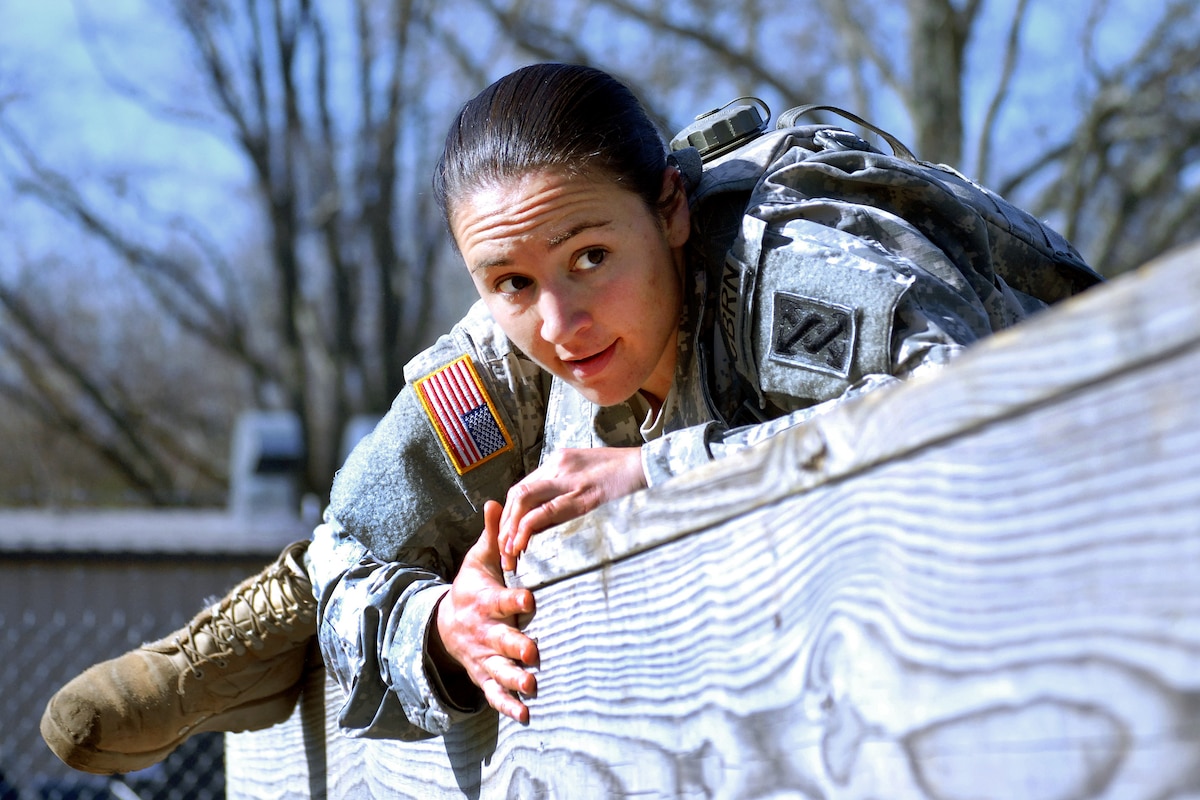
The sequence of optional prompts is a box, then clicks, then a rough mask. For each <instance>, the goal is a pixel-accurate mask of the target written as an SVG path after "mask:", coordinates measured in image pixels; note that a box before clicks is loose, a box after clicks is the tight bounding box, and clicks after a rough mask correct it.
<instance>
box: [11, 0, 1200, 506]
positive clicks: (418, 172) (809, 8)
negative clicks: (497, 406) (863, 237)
mask: <svg viewBox="0 0 1200 800" xmlns="http://www.w3.org/2000/svg"><path fill="white" fill-rule="evenodd" d="M76 2H77V3H78V4H79V8H80V20H81V31H82V38H83V41H84V42H85V43H86V44H87V47H88V50H89V52H90V53H91V54H92V57H93V58H92V60H93V63H94V65H95V67H96V69H97V70H98V72H99V73H100V74H102V75H103V76H104V77H105V79H106V81H107V84H108V86H109V87H110V89H111V91H112V92H113V93H114V95H115V96H120V97H122V98H125V99H126V100H132V101H134V102H136V103H137V104H139V106H140V107H142V108H143V109H145V110H147V111H148V112H150V113H151V114H152V115H153V116H154V117H155V118H156V119H157V120H159V121H160V122H169V123H171V124H175V125H178V126H181V128H180V129H181V130H182V129H184V128H186V129H191V130H195V129H199V130H203V131H206V132H208V134H210V135H211V136H213V137H216V139H218V140H220V141H222V142H224V143H225V144H226V146H227V148H228V149H229V150H230V151H231V152H233V153H236V154H237V156H238V158H239V159H240V160H241V161H240V163H242V164H243V165H244V167H245V174H246V175H247V176H248V184H249V187H250V191H249V197H250V201H249V202H243V201H242V199H240V198H235V197H232V196H231V198H230V207H231V208H235V209H237V211H236V213H237V214H239V215H241V216H244V217H250V218H252V219H254V220H255V221H256V222H257V223H258V228H259V230H260V232H261V240H259V241H253V242H239V243H236V244H235V243H231V242H229V241H227V239H226V237H224V236H223V235H222V232H221V231H219V230H215V229H214V228H213V225H212V220H210V219H204V218H200V217H196V216H187V215H183V214H170V213H167V212H165V211H164V210H162V209H156V208H154V207H153V204H152V203H150V202H149V201H148V200H146V199H145V198H144V197H143V196H142V194H141V190H140V188H139V187H140V186H141V184H140V183H139V176H137V175H113V176H110V180H109V183H111V184H113V185H114V186H115V185H118V184H119V185H120V187H121V189H120V190H119V191H118V190H115V189H114V190H112V191H110V192H109V193H108V194H104V192H102V191H97V190H96V188H95V186H93V185H90V184H88V182H87V181H85V180H82V179H81V178H80V177H79V176H74V175H70V174H66V173H65V172H64V170H61V169H59V168H57V167H56V165H55V164H54V162H53V160H52V159H50V158H49V157H48V156H47V155H46V154H45V153H44V152H42V151H41V150H40V148H39V147H37V144H36V140H35V139H33V138H31V137H30V136H28V135H27V134H26V133H25V132H24V131H23V130H22V128H21V126H20V125H19V124H17V122H16V120H17V115H15V114H14V113H12V112H13V109H15V108H17V107H18V106H19V105H20V103H19V100H20V98H18V99H16V100H14V99H13V98H12V97H10V96H9V95H7V94H5V93H4V92H3V91H2V90H0V155H3V154H7V156H6V157H4V158H0V170H2V171H3V174H4V175H6V176H7V178H8V180H9V184H10V185H11V186H13V187H14V188H16V189H17V190H18V191H19V192H21V193H22V195H23V196H24V197H28V198H33V199H35V200H36V201H37V202H38V203H40V204H41V206H43V207H45V208H48V209H53V210H54V211H55V212H56V213H57V214H58V215H59V216H60V219H61V220H62V225H63V229H64V230H66V231H71V232H72V234H73V235H74V234H81V235H83V236H85V237H86V238H87V239H88V240H89V241H92V242H97V243H99V244H101V245H102V246H103V247H104V248H105V252H107V253H109V254H110V256H111V257H112V258H113V259H115V261H116V262H117V263H119V264H120V266H121V269H120V270H119V272H120V275H121V276H123V277H122V280H127V281H128V282H129V285H130V286H131V287H134V288H135V289H136V291H137V292H138V293H139V295H138V296H139V297H140V298H143V299H144V303H142V304H141V305H139V309H140V313H141V315H142V316H151V315H157V316H158V318H159V322H158V323H156V324H160V325H163V326H165V328H164V329H170V330H173V331H178V335H179V341H184V340H186V341H187V342H188V343H189V344H188V346H189V347H194V348H195V352H196V353H203V354H204V355H203V359H207V360H208V361H209V362H211V363H213V364H217V365H220V369H222V370H225V371H227V372H228V373H229V374H232V375H235V376H236V381H233V380H229V381H223V382H220V389H219V391H220V392H221V394H222V396H223V397H226V398H227V402H228V403H229V404H253V405H258V406H265V407H283V408H289V409H293V410H294V411H296V413H297V414H299V415H300V417H301V418H302V420H303V424H304V428H305V433H306V437H307V441H308V445H309V449H310V453H309V462H308V483H309V487H310V488H311V489H313V490H314V491H318V492H324V491H326V489H327V486H328V481H329V476H330V475H331V473H332V471H333V469H334V468H335V467H336V459H337V455H338V452H337V450H338V444H337V443H338V435H339V431H340V430H341V427H342V425H343V424H344V423H345V422H346V420H347V419H348V418H349V417H350V416H351V415H353V414H356V413H359V412H380V411H382V410H384V409H385V408H386V406H387V404H388V403H389V402H390V400H391V398H392V396H393V395H394V394H395V392H396V391H397V390H398V389H399V388H400V386H401V383H402V381H403V377H402V374H401V367H402V365H403V364H404V362H405V360H406V358H407V356H408V354H409V353H411V352H413V351H414V350H415V349H416V348H418V347H420V346H422V345H423V344H425V343H426V342H427V341H428V339H429V338H430V337H431V335H432V333H433V331H434V327H435V326H434V325H433V323H434V320H433V318H432V311H433V309H434V308H435V307H436V306H437V303H435V302H434V301H435V299H436V298H437V296H438V292H437V285H438V284H437V282H438V281H440V280H441V278H440V277H439V276H440V274H441V273H440V272H439V266H440V265H442V264H445V263H448V262H450V261H452V260H455V259H454V258H453V255H452V253H451V252H450V251H449V249H448V243H447V239H446V237H445V232H444V230H443V227H442V225H441V221H440V219H439V217H438V212H437V210H436V209H435V208H433V206H432V204H431V202H430V197H429V192H428V189H427V187H428V180H429V175H430V172H431V169H432V166H433V164H434V160H435V158H436V155H437V153H438V151H439V149H440V141H441V136H442V132H443V131H444V130H445V126H446V124H447V123H448V121H449V119H450V115H451V114H452V113H453V111H454V108H455V107H456V106H457V104H458V102H460V101H461V100H462V99H465V98H466V97H468V96H470V95H471V94H473V93H474V92H475V91H477V90H478V89H479V88H481V87H482V86H483V85H485V84H486V83H487V82H488V81H490V80H492V79H494V78H495V77H497V76H499V75H500V74H502V73H504V72H507V71H508V70H510V69H511V68H513V67H514V66H516V65H518V64H520V63H525V62H530V61H535V60H563V61H573V62H579V63H590V64H594V65H596V66H600V67H603V68H606V69H608V70H610V71H612V72H614V73H615V74H617V75H619V76H621V77H622V78H624V79H626V80H627V81H629V82H630V83H631V84H632V85H633V86H634V87H635V89H636V90H637V91H638V92H639V94H640V95H642V96H643V97H644V98H645V99H646V100H647V101H648V105H649V106H650V108H651V111H652V113H653V114H654V115H655V116H656V118H657V119H658V121H659V124H660V125H661V127H662V128H663V131H664V133H668V134H669V133H671V132H673V130H675V129H678V128H681V127H683V125H685V124H687V123H688V122H689V121H690V120H691V117H692V116H694V115H695V114H697V113H700V112H703V111H706V110H708V109H710V108H713V107H715V106H718V105H721V104H723V103H725V102H728V101H729V100H732V99H734V98H735V97H738V96H739V95H747V94H750V95H756V96H759V97H762V98H763V99H765V100H766V101H768V103H769V104H770V105H771V107H772V108H774V109H775V110H776V111H780V110H782V109H784V108H786V107H787V106H788V105H791V104H798V103H805V102H832V103H834V104H841V105H847V106H850V107H851V110H853V111H856V112H858V113H860V114H862V115H864V116H866V117H868V118H870V119H872V120H873V121H875V122H876V123H879V124H881V125H882V126H883V127H885V128H888V129H892V130H893V131H894V132H897V133H901V134H902V135H903V137H904V138H910V139H911V140H910V142H909V143H910V144H912V145H913V146H914V150H915V151H916V152H917V154H918V155H919V156H920V157H922V158H925V159H927V160H932V161H944V162H947V163H951V164H953V165H955V166H962V164H963V162H964V161H966V160H970V161H971V169H972V170H973V174H974V175H975V176H976V177H978V178H979V179H981V180H982V181H984V182H985V183H987V184H988V185H990V186H992V187H993V188H997V189H999V190H1000V191H1001V192H1002V193H1004V194H1006V195H1008V196H1010V197H1011V199H1014V200H1016V201H1017V202H1019V203H1021V204H1023V205H1025V206H1027V207H1029V208H1031V209H1033V210H1035V211H1036V212H1037V213H1038V214H1040V215H1042V216H1044V217H1046V218H1049V219H1050V220H1051V221H1052V222H1053V223H1054V224H1056V225H1057V226H1058V227H1060V228H1062V229H1063V230H1064V232H1065V233H1067V234H1068V235H1069V236H1070V237H1071V238H1072V239H1073V240H1075V241H1076V243H1077V244H1079V245H1080V247H1081V249H1082V250H1083V252H1084V255H1085V256H1086V257H1088V258H1089V259H1090V260H1091V261H1092V262H1093V263H1094V264H1095V265H1096V266H1098V267H1099V268H1100V269H1102V270H1103V271H1105V272H1107V273H1109V274H1116V273H1117V272H1120V271H1123V270H1125V269H1129V268H1131V267H1133V266H1136V265H1137V264H1139V263H1141V262H1143V261H1145V260H1146V259H1148V258H1150V257H1151V256H1153V255H1155V254H1157V253H1158V252H1161V251H1162V250H1163V249H1165V248H1167V247H1170V246H1171V245H1173V244H1176V243H1179V242H1182V241H1185V240H1187V239H1189V238H1193V237H1195V236H1196V235H1197V233H1198V232H1200V231H1198V228H1200V215H1197V213H1196V208H1197V205H1198V204H1200V179H1198V178H1197V175H1198V174H1200V172H1198V170H1200V168H1198V167H1197V166H1196V163H1197V148H1198V141H1197V140H1198V138H1200V113H1198V112H1197V109H1198V108H1200V102H1197V101H1198V99H1200V98H1198V97H1197V91H1200V90H1198V89H1197V87H1200V81H1197V80H1196V79H1195V78H1196V75H1197V72H1198V67H1200V24H1198V22H1197V17H1198V16H1200V15H1198V14H1197V12H1196V10H1195V9H1194V7H1193V6H1194V2H1193V0H1156V2H1150V3H1143V4H1140V5H1138V6H1137V8H1138V9H1139V11H1138V15H1137V17H1136V19H1135V18H1131V17H1129V13H1128V9H1126V8H1124V7H1122V6H1120V4H1121V3H1122V2H1124V0H1089V2H1088V3H1087V4H1085V7H1086V11H1087V13H1086V14H1084V15H1082V16H1081V15H1079V14H1078V13H1077V12H1078V11H1079V8H1078V7H1077V6H1078V4H1076V6H1072V7H1070V8H1067V7H1065V6H1063V4H1061V3H1054V2H1051V1H1050V0H1009V2H1007V3H1000V2H994V1H993V2H984V1H983V0H905V2H903V3H893V2H889V1H888V0H819V2H817V3H814V4H808V5H806V6H803V7H801V8H797V5H796V4H795V3H791V2H788V0H747V2H742V3H732V4H731V3H727V2H720V1H719V0H679V2H673V3H670V4H665V3H661V2H658V1H657V0H590V1H589V2H576V1H575V0H445V1H444V2H434V1H433V0H352V1H351V2H348V3H331V2H326V1H324V0H203V1H202V2H197V0H171V2H169V3H167V4H158V5H152V6H149V7H152V8H153V9H155V11H156V13H161V14H166V15H167V19H168V21H169V23H170V25H171V27H172V30H175V31H177V32H178V33H179V34H180V37H181V42H182V43H183V44H182V46H181V47H180V48H179V52H178V53H177V54H176V57H175V60H174V61H173V62H172V63H173V64H174V65H175V67H176V68H175V70H174V71H173V72H170V73H169V74H168V75H167V77H166V78H164V77H163V76H160V75H158V74H155V73H152V72H149V71H137V70H134V69H131V68H129V67H128V66H125V65H124V64H123V63H122V60H121V59H120V58H116V57H114V55H113V54H114V52H115V48H116V47H118V45H117V43H115V42H114V41H113V40H112V39H111V38H110V36H109V34H108V32H107V31H106V30H105V27H104V25H103V24H102V21H101V20H100V19H99V18H93V17H92V16H91V15H89V14H88V13H87V8H89V6H86V5H85V3H86V0H76ZM1048 18H1053V19H1055V20H1057V22H1058V24H1059V25H1060V26H1061V30H1063V31H1066V32H1067V35H1068V36H1069V37H1071V38H1070V39H1069V41H1068V40H1065V39H1063V40H1061V41H1060V40H1056V41H1055V42H1054V43H1053V44H1054V48H1055V49H1054V52H1053V53H1051V54H1050V56H1049V57H1051V58H1053V59H1054V62H1046V61H1045V59H1046V57H1047V55H1046V53H1044V52H1043V53H1041V54H1040V57H1041V58H1042V59H1043V61H1042V62H1041V64H1042V66H1039V65H1038V62H1037V61H1036V60H1035V56H1039V52H1038V48H1039V47H1042V48H1044V47H1045V46H1046V42H1045V37H1044V36H1040V35H1035V34H1038V29H1037V24H1036V23H1037V20H1043V21H1044V20H1045V19H1048ZM1135 23H1136V24H1135ZM1114 25H1119V26H1121V32H1122V33H1123V34H1124V35H1125V36H1126V37H1127V38H1128V37H1134V38H1136V40H1137V41H1138V42H1139V44H1138V46H1137V47H1136V48H1133V49H1131V50H1130V52H1129V53H1128V54H1127V55H1125V56H1124V57H1122V58H1115V57H1113V56H1111V55H1110V54H1109V53H1108V48H1107V47H1106V46H1105V45H1104V44H1103V42H1105V38H1104V37H1105V31H1108V32H1110V33H1111V31H1112V29H1113V27H1114ZM1046 63H1054V64H1055V66H1056V73H1055V75H1054V76H1053V77H1056V78H1057V77H1059V73H1061V75H1062V77H1063V78H1064V80H1062V81H1060V82H1059V83H1056V84H1055V85H1054V92H1055V93H1054V94H1048V95H1045V96H1042V97H1040V98H1038V100H1037V103H1041V105H1038V104H1037V103H1035V102H1033V101H1032V100H1031V99H1030V98H1031V97H1033V96H1034V94H1033V93H1031V92H1030V87H1042V86H1043V85H1044V84H1046V83H1047V80H1046V78H1047V75H1046V74H1045V68H1044V64H1046ZM981 65H982V66H981ZM1059 65H1061V68H1060V69H1059V68H1058V67H1059ZM185 69H186V70H187V72H184V70H185ZM1067 78H1069V80H1067ZM164 80H166V81H167V82H166V83H164V82H163V81H164ZM6 103H7V104H6ZM0 266H3V265H0ZM30 267H31V268H36V267H37V264H36V263H34V264H30ZM49 297H50V295H48V294H45V293H43V294H41V295H39V294H37V293H36V292H35V293H31V292H30V291H29V287H28V286H27V285H25V284H23V283H21V281H20V280H17V279H15V278H13V276H12V275H11V274H10V271H6V270H4V269H0V395H3V396H4V397H7V399H8V402H10V403H16V404H19V406H20V407H21V408H23V409H25V413H26V414H27V415H29V417H30V418H33V419H40V420H41V421H42V424H44V425H46V426H48V427H47V429H51V428H53V429H57V430H62V431H69V432H70V435H71V436H72V437H74V438H75V439H76V440H77V441H78V442H81V443H83V444H84V446H86V447H87V448H88V450H89V451H90V452H91V453H92V454H93V455H94V457H95V458H98V459H102V460H103V461H104V462H105V463H107V464H109V465H110V467H111V469H112V470H113V471H114V473H115V474H119V475H121V476H122V478H123V480H124V481H125V482H126V483H127V485H129V486H131V487H134V488H135V489H136V491H138V492H139V493H140V494H141V495H142V496H143V497H144V498H145V499H146V500H147V501H149V502H156V503H162V502H171V501H172V500H173V499H179V498H181V497H183V498H185V499H186V498H187V497H189V496H191V497H192V498H193V500H194V499H195V498H196V497H198V496H199V495H196V494H192V495H189V489H188V488H187V487H188V486H198V485H201V484H203V485H205V486H208V485H211V484H212V483H214V482H219V481H220V480H221V479H222V474H221V472H222V469H223V467H222V466H221V464H222V459H223V458H224V454H225V451H224V449H223V448H224V442H223V440H221V441H220V444H219V445H218V444H217V441H218V440H217V438H216V437H207V440H208V441H207V443H208V447H207V449H206V447H205V441H204V440H205V437H200V440H199V441H198V440H197V438H196V437H195V436H194V435H193V436H192V437H191V438H188V435H187V434H186V433H185V431H186V429H187V428H188V427H189V426H190V427H192V428H196V429H202V430H211V429H212V427H213V425H214V424H216V423H214V420H217V419H218V418H220V415H217V414H214V412H213V411H212V409H211V408H210V407H205V408H203V409H201V408H200V407H199V406H197V405H196V403H198V400H197V399H196V398H195V397H191V396H188V393H186V392H182V393H180V394H178V395H173V396H172V399H171V400H170V402H169V403H167V402H164V403H163V404H162V405H163V411H162V412H161V413H159V412H158V411H157V409H158V407H159V406H157V405H155V403H156V402H158V401H156V400H155V398H154V397H148V396H146V394H145V391H144V390H141V389H140V386H135V382H134V381H132V380H130V379H129V378H128V376H127V375H126V376H122V375H119V374H117V373H118V372H119V371H120V370H121V369H122V368H123V367H122V365H120V364H113V363H111V361H110V360H106V359H103V358H96V357H93V356H92V354H93V353H95V352H98V351H97V350H96V349H95V348H93V349H92V350H89V349H88V348H87V345H89V344H95V343H93V342H81V341H79V340H78V339H72V338H71V337H69V336H66V334H65V333H64V332H65V331H66V330H67V328H68V327H69V326H65V325H64V324H63V317H62V315H61V314H56V313H54V309H53V308H52V307H51V304H50V300H49ZM97 347H98V345H97ZM165 358H166V357H164V359H165ZM198 358H200V357H199V356H198ZM203 359H202V360H203ZM146 363H147V364H149V363H150V361H147V362H146ZM125 368H126V369H127V367H125ZM148 368H151V367H148ZM180 380H181V381H182V382H185V383H186V382H187V380H191V378H186V379H185V378H184V377H183V376H180ZM214 391H216V390H215V389H214ZM163 396H164V397H166V396H167V395H166V394H164V395H163ZM171 404H174V406H175V412H174V413H175V417H174V418H172V417H171V414H170V413H169V406H170V405H171ZM147 409H155V410H154V411H153V413H151V412H149V411H147ZM139 411H140V412H141V413H140V414H139ZM223 413H224V415H225V416H224V417H223V419H224V422H225V424H226V425H227V424H228V421H229V415H230V414H231V413H232V409H225V410H224V412H223ZM218 446H219V447H220V450H219V452H217V451H216V450H217V448H218ZM201 476H202V477H201ZM205 491H207V490H205Z"/></svg>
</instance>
